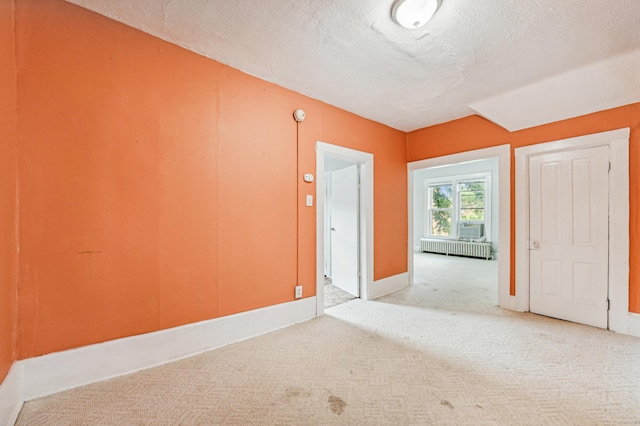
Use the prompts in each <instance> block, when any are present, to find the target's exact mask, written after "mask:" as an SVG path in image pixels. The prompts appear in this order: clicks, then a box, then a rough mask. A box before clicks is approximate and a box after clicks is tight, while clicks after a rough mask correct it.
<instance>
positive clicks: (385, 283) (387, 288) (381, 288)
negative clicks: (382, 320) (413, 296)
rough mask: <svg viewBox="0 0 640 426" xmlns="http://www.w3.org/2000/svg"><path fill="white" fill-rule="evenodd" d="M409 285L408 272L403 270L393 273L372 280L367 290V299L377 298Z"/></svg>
mask: <svg viewBox="0 0 640 426" xmlns="http://www.w3.org/2000/svg"><path fill="white" fill-rule="evenodd" d="M408 286H409V273H408V272H403V273H402V274H398V275H393V276H391V277H387V278H383V279H381V280H377V281H374V282H373V285H372V286H371V289H370V290H369V300H373V299H377V298H378V297H382V296H384V295H387V294H390V293H393V292H396V291H398V290H402V289H403V288H405V287H408Z"/></svg>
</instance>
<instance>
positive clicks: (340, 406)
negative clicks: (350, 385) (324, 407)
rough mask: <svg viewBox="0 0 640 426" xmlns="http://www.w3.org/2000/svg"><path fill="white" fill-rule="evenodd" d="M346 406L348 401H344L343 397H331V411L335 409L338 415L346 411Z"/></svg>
mask: <svg viewBox="0 0 640 426" xmlns="http://www.w3.org/2000/svg"><path fill="white" fill-rule="evenodd" d="M346 407H347V403H346V402H344V400H343V399H342V398H338V397H337V396H333V395H331V396H330V397H329V408H331V411H333V412H334V413H336V414H337V415H340V414H342V413H344V409H345V408H346Z"/></svg>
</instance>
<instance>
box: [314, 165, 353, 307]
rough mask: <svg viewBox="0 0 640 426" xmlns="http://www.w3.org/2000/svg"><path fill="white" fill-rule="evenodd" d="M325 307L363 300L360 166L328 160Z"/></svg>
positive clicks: (325, 218) (326, 166) (326, 178)
mask: <svg viewBox="0 0 640 426" xmlns="http://www.w3.org/2000/svg"><path fill="white" fill-rule="evenodd" d="M323 179H324V185H325V191H324V195H325V209H324V210H325V216H324V229H325V233H324V247H325V256H324V277H325V287H324V289H325V294H324V301H325V308H328V307H331V306H334V305H337V304H339V303H343V302H346V301H348V300H351V299H353V298H358V297H360V284H359V280H358V276H359V274H360V256H359V254H360V244H359V241H360V229H359V222H360V215H359V206H360V165H359V164H358V163H356V162H354V161H347V160H343V159H339V158H335V157H331V156H327V157H326V158H325V163H324V175H323Z"/></svg>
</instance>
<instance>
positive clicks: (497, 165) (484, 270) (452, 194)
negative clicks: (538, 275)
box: [408, 145, 514, 309]
mask: <svg viewBox="0 0 640 426" xmlns="http://www.w3.org/2000/svg"><path fill="white" fill-rule="evenodd" d="M509 164H510V147H509V146H508V145H504V146H499V147H494V148H486V149H482V150H477V151H471V152H465V153H461V154H455V155H449V156H445V157H438V158H434V159H428V160H423V161H417V162H414V163H410V164H409V166H408V170H409V191H410V192H409V200H410V206H409V214H410V220H409V228H410V230H409V232H410V234H409V242H410V243H409V272H410V282H411V284H414V283H424V282H428V283H430V284H431V285H435V286H436V287H437V286H440V285H444V286H445V287H446V288H447V289H451V290H452V291H453V293H455V292H465V291H481V292H483V293H482V294H483V296H482V297H485V298H486V297H490V298H491V300H492V302H491V303H492V304H493V305H496V304H498V305H500V306H503V307H508V308H511V309H513V308H514V302H513V300H512V296H511V295H510V280H509V263H510V260H509V259H510V243H509V224H510V219H509V217H510V215H509V209H510V190H509V179H510V173H509ZM437 271H440V272H437ZM445 282H447V283H445ZM452 283H456V285H458V286H462V287H460V288H454V287H453V284H452ZM465 286H466V287H465ZM445 287H443V288H445ZM467 287H468V288H467ZM476 287H478V288H476ZM480 287H482V288H480ZM453 293H452V294H453Z"/></svg>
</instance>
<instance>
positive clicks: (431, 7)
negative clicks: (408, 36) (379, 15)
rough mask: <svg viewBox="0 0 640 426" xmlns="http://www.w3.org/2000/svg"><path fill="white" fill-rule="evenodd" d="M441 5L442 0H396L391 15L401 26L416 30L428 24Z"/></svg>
mask: <svg viewBox="0 0 640 426" xmlns="http://www.w3.org/2000/svg"><path fill="white" fill-rule="evenodd" d="M439 6H440V0H396V1H395V3H393V6H392V8H391V17H392V18H393V20H394V21H396V22H397V23H398V24H400V25H401V26H403V27H405V28H407V29H410V30H414V29H416V28H420V27H422V26H423V25H424V24H426V23H427V22H428V21H429V19H431V17H432V16H433V15H434V14H435V13H436V10H438V7H439Z"/></svg>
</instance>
